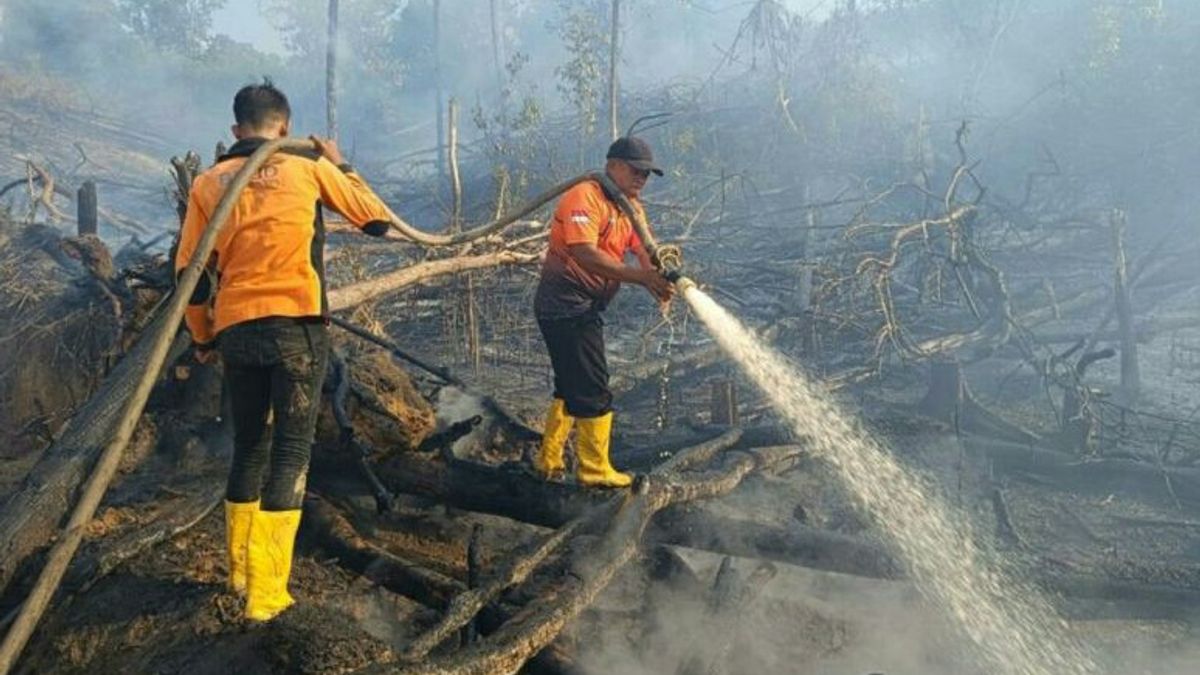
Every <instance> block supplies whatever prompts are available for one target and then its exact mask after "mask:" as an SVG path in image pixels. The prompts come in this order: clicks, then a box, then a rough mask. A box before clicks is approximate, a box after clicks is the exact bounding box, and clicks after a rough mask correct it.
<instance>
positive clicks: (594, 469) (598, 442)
mask: <svg viewBox="0 0 1200 675" xmlns="http://www.w3.org/2000/svg"><path fill="white" fill-rule="evenodd" d="M612 419H613V416H612V413H608V414H606V415H602V416H600V417H592V418H583V417H581V418H579V438H578V440H577V442H576V446H577V447H578V452H579V469H578V472H577V474H576V475H577V476H578V478H579V483H580V484H581V485H590V486H593V487H615V488H620V487H628V486H629V485H630V484H632V483H633V476H630V475H629V474H627V473H621V472H620V471H617V470H616V469H614V468H613V466H612V464H611V463H610V462H609V460H608V444H609V437H610V436H611V435H612Z"/></svg>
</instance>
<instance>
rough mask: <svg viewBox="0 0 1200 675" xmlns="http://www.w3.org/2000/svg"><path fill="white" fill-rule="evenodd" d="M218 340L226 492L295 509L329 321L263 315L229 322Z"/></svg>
mask: <svg viewBox="0 0 1200 675" xmlns="http://www.w3.org/2000/svg"><path fill="white" fill-rule="evenodd" d="M217 346H218V349H220V351H221V358H222V360H223V361H224V362H225V379H226V384H227V386H228V387H229V397H230V402H231V403H232V408H233V466H232V467H231V468H230V471H229V481H228V483H227V484H226V487H225V498H226V499H228V500H229V501H232V502H252V501H254V500H256V499H260V498H261V499H262V504H261V508H262V509H263V510H264V511H286V510H291V509H298V508H300V505H301V503H302V501H303V500H304V485H305V480H306V478H307V476H308V460H309V456H310V453H311V452H312V443H313V436H314V434H315V433H316V426H317V411H318V410H319V409H320V403H321V385H322V383H323V382H324V380H325V369H326V367H327V366H328V364H329V330H328V328H326V326H325V324H324V322H323V321H321V320H320V319H294V318H289V317H267V318H265V319H257V320H254V321H247V322H245V323H239V324H235V325H233V326H230V327H229V328H226V329H225V330H223V331H221V334H220V336H219V337H218V340H217ZM268 413H269V414H270V417H269V416H268ZM270 418H273V422H272V421H271V419H270ZM264 472H265V474H266V475H265V481H264V475H263V474H264Z"/></svg>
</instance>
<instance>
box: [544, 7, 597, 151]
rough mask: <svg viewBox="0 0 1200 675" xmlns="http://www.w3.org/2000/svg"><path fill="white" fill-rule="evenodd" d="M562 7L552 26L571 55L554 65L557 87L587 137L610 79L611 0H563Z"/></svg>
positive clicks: (593, 130)
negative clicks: (559, 16) (607, 67)
mask: <svg viewBox="0 0 1200 675" xmlns="http://www.w3.org/2000/svg"><path fill="white" fill-rule="evenodd" d="M559 8H560V10H561V12H562V16H561V18H560V19H559V20H558V21H557V22H556V23H555V24H553V26H552V27H553V28H554V29H555V31H556V32H557V33H558V36H559V38H560V39H561V40H562V42H563V45H564V46H565V47H566V50H567V56H568V58H567V61H566V62H565V63H563V64H562V65H560V66H558V67H557V68H555V69H554V73H555V75H557V77H558V85H557V89H558V91H559V93H561V94H562V95H563V97H564V99H565V100H566V102H567V103H569V104H570V105H571V106H572V107H573V108H574V109H575V113H576V115H577V116H578V121H579V126H580V135H581V137H582V138H583V139H587V138H590V137H591V136H592V135H594V134H595V132H596V121H597V119H598V115H599V110H600V100H601V92H603V91H605V86H606V83H607V76H606V72H607V71H606V65H607V63H608V61H607V58H608V46H609V26H608V19H609V14H608V13H607V9H608V3H606V2H601V1H600V0H590V1H588V2H579V1H578V0H575V1H572V0H559ZM580 150H581V152H582V146H581V148H580Z"/></svg>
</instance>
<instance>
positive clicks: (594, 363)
mask: <svg viewBox="0 0 1200 675" xmlns="http://www.w3.org/2000/svg"><path fill="white" fill-rule="evenodd" d="M538 327H539V328H541V329H542V338H543V339H545V341H546V348H547V349H548V350H549V351H550V365H551V366H553V367H554V396H555V398H561V399H562V400H563V401H564V403H566V408H567V413H568V414H570V415H571V416H572V417H583V418H589V417H600V416H601V415H605V414H607V413H609V412H611V411H612V398H613V397H612V392H611V391H609V389H608V360H607V359H606V358H605V356H604V320H603V319H601V318H600V312H598V311H595V310H593V311H590V312H587V313H586V314H581V315H579V316H573V317H568V318H565V319H538Z"/></svg>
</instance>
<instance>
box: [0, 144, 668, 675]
mask: <svg viewBox="0 0 1200 675" xmlns="http://www.w3.org/2000/svg"><path fill="white" fill-rule="evenodd" d="M315 149H316V145H315V144H314V143H313V142H312V141H310V140H302V139H290V138H280V139H274V140H271V141H268V142H266V143H264V144H263V145H262V146H261V147H259V148H258V150H256V151H255V152H254V153H253V154H252V155H250V156H249V157H248V158H247V159H246V161H245V163H244V164H242V166H241V168H239V169H238V171H237V172H236V173H235V174H234V176H233V179H232V181H231V182H230V183H229V185H228V187H227V188H226V189H225V193H224V194H223V195H222V197H221V200H220V202H218V204H217V207H216V209H215V210H214V211H213V215H212V217H211V218H210V219H209V221H208V224H207V225H206V227H205V229H204V232H203V234H202V235H201V237H200V240H199V242H198V243H197V245H196V250H195V252H194V253H193V254H192V258H191V260H190V261H189V262H188V264H187V267H185V268H184V270H183V273H182V274H181V275H180V277H179V279H178V282H177V284H176V291H175V293H174V294H173V295H172V296H171V298H170V300H169V302H167V303H166V304H165V306H164V307H163V308H162V309H161V310H160V311H161V312H162V321H161V323H155V324H153V331H152V332H150V333H149V334H147V335H144V336H143V337H142V338H141V339H139V345H140V343H141V342H142V341H148V344H149V345H150V347H149V349H148V350H147V351H146V352H145V356H144V357H143V358H144V364H143V367H142V368H140V369H138V368H131V369H128V371H127V372H128V373H129V375H128V376H129V377H130V379H131V381H132V380H133V379H134V378H136V384H134V386H132V387H131V390H132V391H131V394H130V395H129V397H128V398H127V399H126V401H125V404H124V405H123V406H122V407H120V408H119V414H118V416H117V420H118V421H117V422H116V424H115V425H114V426H115V429H114V431H113V434H112V436H111V438H110V440H109V441H108V443H107V444H106V445H105V446H104V449H103V450H102V451H101V453H100V456H99V458H98V459H97V460H96V463H95V465H94V467H93V468H92V473H91V475H90V476H89V477H88V479H87V481H86V482H85V483H84V485H83V487H82V489H81V491H80V496H79V500H78V501H77V502H76V504H75V507H74V509H73V510H72V511H71V515H70V519H69V520H68V521H67V524H66V526H65V527H64V529H63V531H62V533H61V534H60V535H59V537H58V539H57V541H56V542H55V544H54V545H53V547H52V548H51V549H50V551H49V552H48V553H47V555H46V560H45V563H44V565H43V567H42V569H41V572H40V573H39V574H38V577H37V580H36V581H35V582H34V585H33V588H32V589H31V590H30V592H29V596H28V597H27V598H26V599H25V602H24V603H23V604H22V606H21V608H20V610H19V612H18V613H17V615H16V618H15V619H14V620H13V623H12V626H11V628H9V630H8V632H7V633H6V634H5V636H4V640H3V642H2V643H0V675H6V674H7V673H8V672H9V671H11V670H12V667H13V666H14V665H15V664H16V661H17V658H18V657H19V656H20V654H21V651H22V650H23V649H24V647H25V645H26V643H27V642H28V641H29V638H30V636H31V635H32V634H33V630H34V628H35V627H36V626H37V624H38V621H39V620H40V619H41V617H42V615H43V614H44V613H45V611H46V608H47V606H48V605H49V603H50V600H51V599H52V598H53V596H54V592H55V590H56V589H57V588H58V586H59V584H60V583H61V581H62V578H63V575H64V574H65V573H66V571H67V567H68V566H69V565H70V562H71V559H72V558H73V557H74V555H75V552H76V551H77V550H78V548H79V545H80V542H81V541H82V539H83V535H84V530H85V528H86V526H87V524H88V523H89V522H91V520H92V518H93V516H94V515H95V513H96V509H97V508H98V507H99V506H100V501H101V500H102V499H103V497H104V494H105V492H106V491H107V490H108V486H109V484H110V483H111V482H112V480H113V477H114V476H115V474H116V472H117V468H118V466H119V465H120V461H121V455H122V454H123V453H124V451H125V448H126V447H127V446H128V445H129V441H130V438H131V437H132V436H133V431H134V428H135V427H136V425H137V422H138V419H139V418H140V417H141V415H142V412H143V411H144V409H145V407H146V401H147V399H148V398H149V396H150V392H151V390H152V389H153V388H154V384H155V382H157V380H158V377H159V373H160V371H161V370H162V367H163V364H164V362H165V361H166V358H167V354H168V351H169V349H170V346H171V343H172V341H173V340H174V338H175V336H176V333H177V332H178V328H179V325H180V322H181V321H182V320H183V314H184V310H185V309H186V307H187V303H188V301H189V299H190V298H191V297H192V293H193V291H194V290H195V288H196V285H197V283H198V282H199V280H200V277H201V274H202V272H203V270H204V267H205V265H206V264H207V262H208V259H209V256H210V255H211V254H212V251H213V248H214V247H215V245H216V241H217V235H218V234H220V232H221V229H222V228H223V227H224V226H225V222H226V221H227V220H228V219H229V216H230V214H231V213H232V211H233V209H234V207H235V205H236V204H237V200H238V197H239V196H240V195H241V193H242V191H243V190H244V189H245V188H246V186H247V185H248V184H249V182H250V180H251V178H253V176H254V175H255V174H256V173H257V172H258V170H259V169H260V168H261V167H262V165H263V164H264V163H265V162H266V161H267V160H268V159H270V158H271V156H272V155H274V154H275V153H277V152H280V151H286V150H293V151H294V150H310V151H311V150H315ZM587 180H600V181H607V180H608V178H607V177H606V176H604V175H603V174H582V175H579V176H576V177H574V178H571V179H569V180H567V181H564V182H562V183H559V184H558V185H555V186H554V187H552V188H550V189H548V190H546V191H545V192H542V193H541V194H539V195H538V196H536V197H535V198H534V199H533V200H531V201H529V202H527V203H526V204H525V205H523V206H522V207H521V208H519V209H517V210H516V211H514V212H512V213H510V214H508V215H507V216H504V217H503V218H500V219H497V220H495V221H493V222H491V223H487V224H485V225H481V226H479V227H477V228H474V229H471V230H467V231H464V232H460V233H457V234H450V235H444V234H431V233H428V232H422V231H420V230H418V229H416V228H415V227H413V226H412V225H409V224H408V223H407V222H405V221H404V220H403V219H401V218H400V217H399V216H396V215H395V214H394V213H393V212H391V210H390V209H389V210H388V215H389V217H390V218H391V222H390V226H391V228H392V229H394V230H396V231H397V232H399V233H400V235H402V236H403V237H404V238H406V239H409V240H411V241H413V242H415V243H417V244H421V245H424V246H438V247H441V246H455V245H458V244H463V243H467V242H470V241H475V240H477V239H480V238H482V237H486V236H489V235H492V234H495V233H498V232H500V231H501V230H503V229H504V228H506V227H508V226H509V225H511V224H513V223H514V222H516V221H518V220H521V219H522V218H525V217H526V216H528V215H529V214H530V213H533V212H534V211H536V210H537V209H539V208H541V207H542V206H544V205H545V204H546V203H548V202H549V201H550V200H552V199H554V198H555V197H557V196H559V195H560V194H562V193H563V192H566V191H567V190H569V189H570V188H572V187H574V186H575V185H578V184H579V183H582V182H584V181H587ZM618 194H619V193H618ZM619 203H620V204H621V208H622V209H623V210H625V212H626V213H628V214H631V218H632V221H633V223H634V227H635V228H637V231H638V234H639V235H640V236H641V237H642V241H643V242H645V243H646V245H647V250H648V251H649V252H650V253H651V256H652V257H653V259H654V260H655V261H656V262H655V264H656V265H657V266H658V267H659V269H660V270H664V274H669V273H670V269H668V268H665V265H667V264H675V263H673V262H671V257H670V256H669V255H664V248H663V247H659V246H657V245H656V244H654V240H653V239H652V238H651V237H650V236H649V231H648V229H647V228H646V225H645V223H644V222H643V221H641V219H640V218H637V217H634V216H636V214H635V213H634V211H633V209H632V205H630V204H629V202H628V200H626V199H624V198H623V197H622V199H621V200H619ZM668 278H670V277H668ZM676 283H681V282H676Z"/></svg>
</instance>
